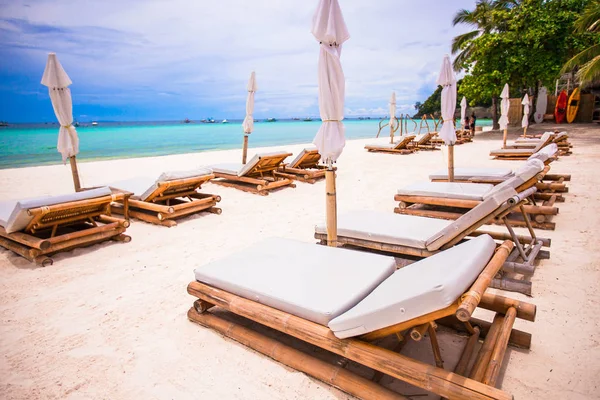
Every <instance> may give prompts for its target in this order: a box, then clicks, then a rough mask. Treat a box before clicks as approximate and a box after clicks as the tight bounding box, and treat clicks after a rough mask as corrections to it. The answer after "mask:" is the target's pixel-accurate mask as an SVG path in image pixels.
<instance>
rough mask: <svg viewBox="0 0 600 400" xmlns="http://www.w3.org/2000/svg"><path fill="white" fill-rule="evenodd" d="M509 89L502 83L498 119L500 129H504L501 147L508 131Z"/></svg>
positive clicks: (504, 145)
mask: <svg viewBox="0 0 600 400" xmlns="http://www.w3.org/2000/svg"><path fill="white" fill-rule="evenodd" d="M509 92H510V91H509V89H508V83H506V84H504V89H502V93H501V94H500V98H501V99H502V100H501V101H500V120H499V121H498V123H499V124H500V129H504V136H503V139H502V142H503V144H502V147H506V135H507V133H508V132H507V131H508V109H509V108H510V100H509V96H510V93H509Z"/></svg>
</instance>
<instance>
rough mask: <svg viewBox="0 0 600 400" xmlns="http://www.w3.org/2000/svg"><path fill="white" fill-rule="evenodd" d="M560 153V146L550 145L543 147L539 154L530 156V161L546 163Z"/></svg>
mask: <svg viewBox="0 0 600 400" xmlns="http://www.w3.org/2000/svg"><path fill="white" fill-rule="evenodd" d="M556 153H558V146H557V144H556V143H550V144H549V145H548V146H546V147H543V148H542V149H540V151H538V152H537V153H534V154H532V155H530V156H529V158H528V160H540V161H542V162H546V161H547V160H548V159H550V158H551V157H554V155H555V154H556Z"/></svg>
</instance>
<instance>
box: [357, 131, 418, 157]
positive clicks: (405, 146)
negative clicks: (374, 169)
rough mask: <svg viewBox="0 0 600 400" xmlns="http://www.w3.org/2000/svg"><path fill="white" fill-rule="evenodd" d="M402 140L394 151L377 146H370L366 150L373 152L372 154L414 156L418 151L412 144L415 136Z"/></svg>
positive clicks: (403, 137)
mask: <svg viewBox="0 0 600 400" xmlns="http://www.w3.org/2000/svg"><path fill="white" fill-rule="evenodd" d="M401 138H402V140H400V141H399V142H398V143H397V144H396V147H394V148H392V149H386V148H381V147H377V146H374V145H369V144H368V145H366V146H365V149H367V151H369V152H372V153H391V154H412V153H414V152H415V151H417V148H416V147H415V146H411V143H412V142H413V139H414V138H415V135H408V136H401Z"/></svg>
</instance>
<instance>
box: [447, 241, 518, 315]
mask: <svg viewBox="0 0 600 400" xmlns="http://www.w3.org/2000/svg"><path fill="white" fill-rule="evenodd" d="M513 247H514V243H513V242H511V241H510V240H507V241H505V242H504V243H502V245H501V246H500V247H498V248H497V249H496V254H494V257H492V259H491V260H490V262H488V264H487V265H486V267H485V268H484V270H483V271H482V272H481V274H479V277H477V280H475V283H473V285H472V286H471V288H470V289H469V291H468V292H466V293H465V294H464V295H463V297H462V298H461V303H460V306H458V309H457V310H456V318H458V320H459V321H463V322H466V321H468V320H469V319H470V318H471V315H472V314H473V311H475V309H476V308H477V306H478V305H479V302H480V301H481V297H482V296H483V293H485V291H486V290H487V288H488V286H489V285H490V283H491V281H492V279H493V278H494V276H496V274H497V273H498V271H500V268H502V265H503V264H504V262H505V261H506V259H507V258H508V256H509V254H510V253H511V251H512V249H513Z"/></svg>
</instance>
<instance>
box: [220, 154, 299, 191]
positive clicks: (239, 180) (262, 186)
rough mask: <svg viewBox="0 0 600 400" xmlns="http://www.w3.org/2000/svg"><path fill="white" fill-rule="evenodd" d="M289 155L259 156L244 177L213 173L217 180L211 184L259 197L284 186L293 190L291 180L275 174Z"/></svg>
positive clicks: (293, 185)
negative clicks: (258, 195)
mask: <svg viewBox="0 0 600 400" xmlns="http://www.w3.org/2000/svg"><path fill="white" fill-rule="evenodd" d="M291 155H292V153H285V154H280V155H266V156H260V157H259V160H258V163H257V164H256V165H255V166H254V168H252V169H251V170H250V171H248V173H246V174H245V175H244V176H237V175H231V174H225V173H222V172H214V175H215V177H216V178H218V179H213V180H212V181H211V182H212V183H214V184H217V185H221V186H227V187H232V188H235V189H239V190H242V191H244V192H250V193H255V194H260V195H261V196H267V195H268V194H269V192H270V191H271V190H274V189H279V188H282V187H284V186H289V187H292V188H295V187H296V185H295V184H294V181H293V180H292V179H289V178H285V177H283V176H278V175H277V174H276V171H277V169H278V168H279V167H280V166H281V163H282V162H283V160H285V159H286V158H287V157H289V156H291Z"/></svg>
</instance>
